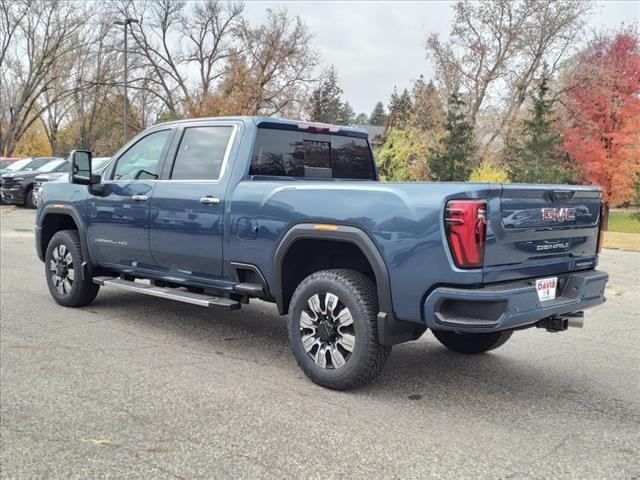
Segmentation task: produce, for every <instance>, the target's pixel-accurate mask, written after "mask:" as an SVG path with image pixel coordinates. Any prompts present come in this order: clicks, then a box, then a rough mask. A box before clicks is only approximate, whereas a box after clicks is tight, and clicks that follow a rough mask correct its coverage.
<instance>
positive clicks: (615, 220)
mask: <svg viewBox="0 0 640 480" xmlns="http://www.w3.org/2000/svg"><path fill="white" fill-rule="evenodd" d="M609 231H610V232H621V233H640V212H639V211H638V210H631V209H630V210H616V211H613V212H609Z"/></svg>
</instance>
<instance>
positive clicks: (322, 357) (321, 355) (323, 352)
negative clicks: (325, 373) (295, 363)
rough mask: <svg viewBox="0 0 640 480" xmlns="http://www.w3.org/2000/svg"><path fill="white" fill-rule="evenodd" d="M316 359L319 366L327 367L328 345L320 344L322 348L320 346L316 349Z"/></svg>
mask: <svg viewBox="0 0 640 480" xmlns="http://www.w3.org/2000/svg"><path fill="white" fill-rule="evenodd" d="M314 360H315V362H316V365H318V366H319V367H322V368H327V347H325V346H320V348H318V350H317V351H316V354H315V356H314Z"/></svg>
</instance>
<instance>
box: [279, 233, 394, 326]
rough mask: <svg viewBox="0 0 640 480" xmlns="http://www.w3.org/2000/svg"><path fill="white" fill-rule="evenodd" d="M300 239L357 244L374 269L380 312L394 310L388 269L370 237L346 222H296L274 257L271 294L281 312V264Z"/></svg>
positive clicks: (282, 307) (283, 307)
mask: <svg viewBox="0 0 640 480" xmlns="http://www.w3.org/2000/svg"><path fill="white" fill-rule="evenodd" d="M300 239H313V240H334V241H340V242H346V243H351V244H353V245H355V246H357V247H358V248H359V249H360V250H361V251H362V253H363V254H364V255H365V257H366V258H367V260H368V261H369V264H370V265H371V267H372V268H373V273H374V275H375V277H376V285H377V289H378V307H379V309H380V311H381V312H385V313H392V312H393V304H392V301H391V282H390V280H389V270H388V269H387V265H386V264H385V262H384V259H383V258H382V255H381V254H380V251H379V250H378V248H377V247H376V245H375V244H374V243H373V240H371V238H370V237H369V236H368V235H367V234H366V233H365V232H364V231H363V230H361V229H359V228H356V227H349V226H346V225H337V226H336V229H331V230H328V229H327V230H325V229H318V228H316V226H315V224H313V223H299V224H296V225H294V226H292V227H291V228H290V229H289V230H288V231H287V233H285V235H284V236H283V237H282V239H281V240H280V243H279V244H278V246H277V248H276V252H275V255H274V259H273V261H274V265H273V267H274V268H273V271H274V282H273V285H271V293H272V294H273V296H274V297H275V299H276V304H277V305H278V311H279V312H280V313H284V311H285V306H284V298H283V291H282V278H283V275H282V265H283V263H284V259H285V257H286V256H287V253H289V250H290V249H291V247H292V246H293V244H294V243H295V242H296V241H297V240H300Z"/></svg>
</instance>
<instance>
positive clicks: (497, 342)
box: [433, 330, 513, 354]
mask: <svg viewBox="0 0 640 480" xmlns="http://www.w3.org/2000/svg"><path fill="white" fill-rule="evenodd" d="M512 333H513V331H512V330H504V331H502V332H490V333H456V332H448V331H445V330H433V335H434V336H435V337H436V338H437V339H438V340H439V341H440V343H441V344H443V345H444V346H445V347H447V348H448V349H449V350H453V351H454V352H458V353H469V354H474V353H484V352H488V351H489V350H494V349H496V348H498V347H500V346H502V345H503V344H504V343H505V342H506V341H507V340H509V338H511V334H512Z"/></svg>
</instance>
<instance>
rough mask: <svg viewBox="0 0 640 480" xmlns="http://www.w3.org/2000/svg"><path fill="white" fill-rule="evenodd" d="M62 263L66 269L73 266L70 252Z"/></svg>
mask: <svg viewBox="0 0 640 480" xmlns="http://www.w3.org/2000/svg"><path fill="white" fill-rule="evenodd" d="M64 263H66V264H67V267H68V266H70V265H73V258H72V257H71V252H67V254H66V255H65V257H64Z"/></svg>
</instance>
